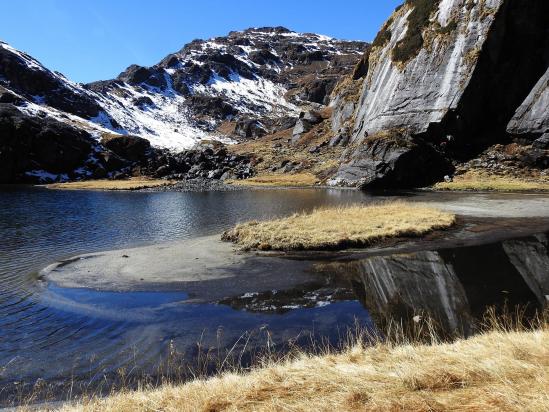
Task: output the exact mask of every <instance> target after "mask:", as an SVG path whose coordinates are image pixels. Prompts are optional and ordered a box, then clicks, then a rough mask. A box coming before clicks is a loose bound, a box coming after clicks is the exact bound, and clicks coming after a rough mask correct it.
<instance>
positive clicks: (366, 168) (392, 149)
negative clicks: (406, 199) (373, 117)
mask: <svg viewBox="0 0 549 412" xmlns="http://www.w3.org/2000/svg"><path fill="white" fill-rule="evenodd" d="M351 153H352V155H351V156H350V158H347V159H346V160H344V161H343V163H342V165H341V166H340V169H339V172H338V173H337V175H336V177H335V178H332V179H331V180H330V181H329V184H330V185H334V186H356V187H359V188H361V189H378V188H383V189H385V188H412V187H418V186H427V185H429V184H430V183H432V182H433V181H440V180H441V179H442V178H443V177H444V176H445V175H448V174H452V173H453V170H454V168H453V166H452V164H451V163H450V162H449V161H448V160H447V159H445V158H444V157H443V156H442V155H441V154H440V153H438V152H437V151H435V150H434V149H433V148H432V147H431V146H430V145H428V144H426V143H424V142H421V141H419V140H417V139H413V138H411V137H410V136H399V135H397V136H395V137H386V136H382V137H379V138H376V139H370V140H368V141H367V142H365V143H364V144H362V145H360V146H359V147H358V148H357V149H356V151H354V152H351ZM411 171H413V173H412V172H411Z"/></svg>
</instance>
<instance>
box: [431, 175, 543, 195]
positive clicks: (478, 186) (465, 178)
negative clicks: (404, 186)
mask: <svg viewBox="0 0 549 412" xmlns="http://www.w3.org/2000/svg"><path fill="white" fill-rule="evenodd" d="M434 188H435V189H437V190H471V191H472V190H484V191H500V192H529V191H549V180H548V179H544V178H539V179H526V178H519V177H512V176H498V175H493V174H489V173H484V172H478V171H470V172H467V173H465V174H463V175H459V176H456V177H455V178H454V180H453V181H452V182H440V183H437V184H435V186H434Z"/></svg>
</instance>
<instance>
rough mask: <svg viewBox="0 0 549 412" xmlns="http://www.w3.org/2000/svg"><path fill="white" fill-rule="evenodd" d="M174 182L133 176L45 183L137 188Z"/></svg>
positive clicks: (85, 187) (58, 186) (88, 187)
mask: <svg viewBox="0 0 549 412" xmlns="http://www.w3.org/2000/svg"><path fill="white" fill-rule="evenodd" d="M174 183H175V182H172V181H169V180H159V179H147V178H143V177H134V178H131V179H128V180H85V181H81V182H67V183H54V184H51V185H46V187H47V188H49V189H63V190H138V189H146V188H149V187H159V186H169V185H172V184H174Z"/></svg>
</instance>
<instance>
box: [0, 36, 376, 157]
mask: <svg viewBox="0 0 549 412" xmlns="http://www.w3.org/2000/svg"><path fill="white" fill-rule="evenodd" d="M366 46H367V45H366V44H365V43H362V42H349V41H340V40H335V39H332V38H329V37H326V36H321V35H316V34H300V33H295V32H292V31H289V30H287V29H285V28H281V27H278V28H260V29H248V30H245V31H241V32H231V33H230V34H229V35H228V36H226V37H218V38H214V39H210V40H194V41H193V42H191V43H189V44H187V45H186V46H185V47H183V48H182V49H181V50H180V51H178V52H176V53H173V54H170V55H168V56H167V57H166V58H165V59H163V60H162V61H161V62H160V63H158V64H156V65H154V66H152V67H140V66H135V65H133V66H130V67H129V68H128V69H126V70H125V71H124V72H123V73H121V74H120V75H119V76H118V78H117V79H114V80H107V81H100V82H95V83H91V84H87V85H82V84H76V83H73V82H71V81H70V80H68V79H67V78H65V77H64V76H63V75H61V74H59V73H56V72H52V71H50V70H48V69H47V68H45V67H44V66H43V65H42V64H40V63H39V62H38V61H36V60H35V59H33V58H32V57H31V56H29V55H27V54H25V53H23V52H20V51H18V50H16V49H14V48H12V47H11V46H9V45H8V44H6V43H3V42H0V94H3V93H4V94H5V93H8V92H9V95H10V96H11V97H10V98H9V100H12V101H13V103H14V106H15V107H16V108H17V110H19V111H21V112H22V113H23V114H25V115H28V116H31V117H34V118H52V119H55V120H58V121H60V122H62V123H66V124H69V125H71V126H73V127H76V128H78V129H82V130H85V131H87V132H88V133H90V134H91V135H92V136H94V137H95V138H96V139H98V140H99V138H100V137H101V136H103V135H105V134H122V135H126V134H129V135H136V136H140V137H143V138H146V139H148V140H149V141H150V142H151V144H152V145H153V146H155V147H161V148H169V149H172V150H175V151H179V150H182V149H186V148H189V147H192V146H193V145H194V144H196V142H198V141H200V140H202V139H213V140H221V141H225V142H228V141H230V140H232V139H235V138H245V137H254V136H258V135H261V134H265V133H267V132H270V131H272V130H274V129H276V128H277V127H284V125H286V124H288V122H287V119H291V118H295V117H296V116H297V115H298V114H299V111H300V106H302V105H306V104H311V103H318V104H322V103H327V102H328V99H329V94H330V92H331V90H332V89H333V87H334V85H335V83H336V82H337V80H338V79H339V78H340V75H341V74H342V73H346V72H348V71H349V70H351V68H352V67H353V66H354V65H355V63H356V62H357V61H358V60H359V58H360V56H361V55H362V53H363V51H364V49H365V48H366ZM5 99H6V98H4V100H5ZM221 125H224V126H225V127H223V128H222V130H223V132H221V131H220V130H219V126H221Z"/></svg>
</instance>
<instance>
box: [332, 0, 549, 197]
mask: <svg viewBox="0 0 549 412" xmlns="http://www.w3.org/2000/svg"><path fill="white" fill-rule="evenodd" d="M548 14H549V3H547V2H546V1H543V0H530V1H527V0H485V1H473V0H407V1H406V2H405V4H404V5H403V6H402V7H399V8H398V9H397V10H396V11H395V13H394V14H393V16H391V18H390V19H389V20H388V21H387V23H386V24H385V25H384V26H383V28H382V30H381V31H380V33H379V34H378V36H377V38H376V40H375V41H374V43H373V45H372V49H371V52H370V54H369V60H368V65H367V66H368V68H367V72H366V73H365V74H364V76H363V81H362V85H361V90H360V93H359V96H358V99H356V100H355V103H354V104H355V107H354V112H353V113H352V115H350V114H349V113H350V110H351V109H350V107H351V106H350V104H349V103H348V102H345V101H344V102H343V103H341V102H342V99H340V98H338V97H337V96H336V97H335V99H334V106H335V107H334V119H333V122H332V123H333V124H334V125H336V127H341V125H342V124H346V125H347V126H348V127H349V129H350V130H351V141H352V143H353V144H352V145H351V147H350V148H349V149H348V151H347V153H346V156H345V158H344V159H343V164H342V166H341V168H340V170H339V172H338V173H337V174H336V176H335V178H334V179H333V180H332V183H333V184H347V185H357V184H358V185H361V186H364V187H370V186H376V185H382V186H384V187H387V186H416V185H422V184H428V183H432V182H433V181H435V180H437V179H440V178H442V177H443V176H444V175H445V174H447V173H451V171H452V169H453V163H454V162H455V161H463V160H467V159H470V158H472V157H474V156H475V155H476V154H478V153H479V152H481V151H482V150H484V149H485V148H487V147H488V146H490V145H491V144H494V143H502V142H506V141H507V140H508V139H509V135H508V133H507V131H506V129H507V126H508V124H509V122H510V120H511V118H512V117H513V115H514V114H515V112H516V111H517V108H518V107H519V106H520V105H521V103H523V102H525V99H526V98H527V96H528V95H529V94H530V92H532V89H533V88H534V86H535V85H536V83H537V82H538V81H541V80H540V78H541V77H542V75H543V74H544V72H545V71H546V70H547V66H548V62H549V53H548V50H549V48H548V47H547V46H548V45H547V37H548V36H547V21H546V16H547V15H548ZM545 85H546V82H545ZM539 88H540V89H543V88H544V83H543V82H542V84H541V85H540V86H539ZM543 96H544V93H539V92H538V93H533V96H532V97H531V98H530V100H527V101H526V102H525V104H527V105H528V107H529V108H528V112H529V113H530V115H531V116H532V117H533V118H535V119H536V120H535V121H534V122H537V123H539V117H540V116H541V117H543V115H545V116H546V115H547V102H546V100H545V98H544V97H543ZM530 101H535V102H536V104H534V105H532V104H530ZM532 109H533V110H532ZM521 113H522V112H519V113H517V116H518V117H521V116H522V117H524V114H522V115H521ZM525 121H528V120H527V119H526V118H525ZM537 123H536V124H537ZM542 123H543V122H542ZM511 126H512V125H510V127H511ZM387 137H389V139H387ZM395 140H396V141H404V142H406V141H407V142H409V143H407V144H406V146H407V150H402V146H403V144H395ZM410 142H411V143H410ZM374 145H375V146H377V149H374V148H373V146H374ZM380 146H382V147H383V148H384V150H381V151H380V150H379V148H380ZM397 148H398V149H397ZM399 152H400V153H399ZM410 153H412V154H410ZM402 156H411V157H412V158H414V159H417V160H415V161H398V159H399V158H400V157H402ZM395 157H396V158H397V160H395ZM412 160H413V159H412ZM426 161H427V162H429V163H430V164H431V166H435V167H436V168H435V169H433V168H429V169H426V168H425V167H423V165H424V163H425V162H426Z"/></svg>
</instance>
